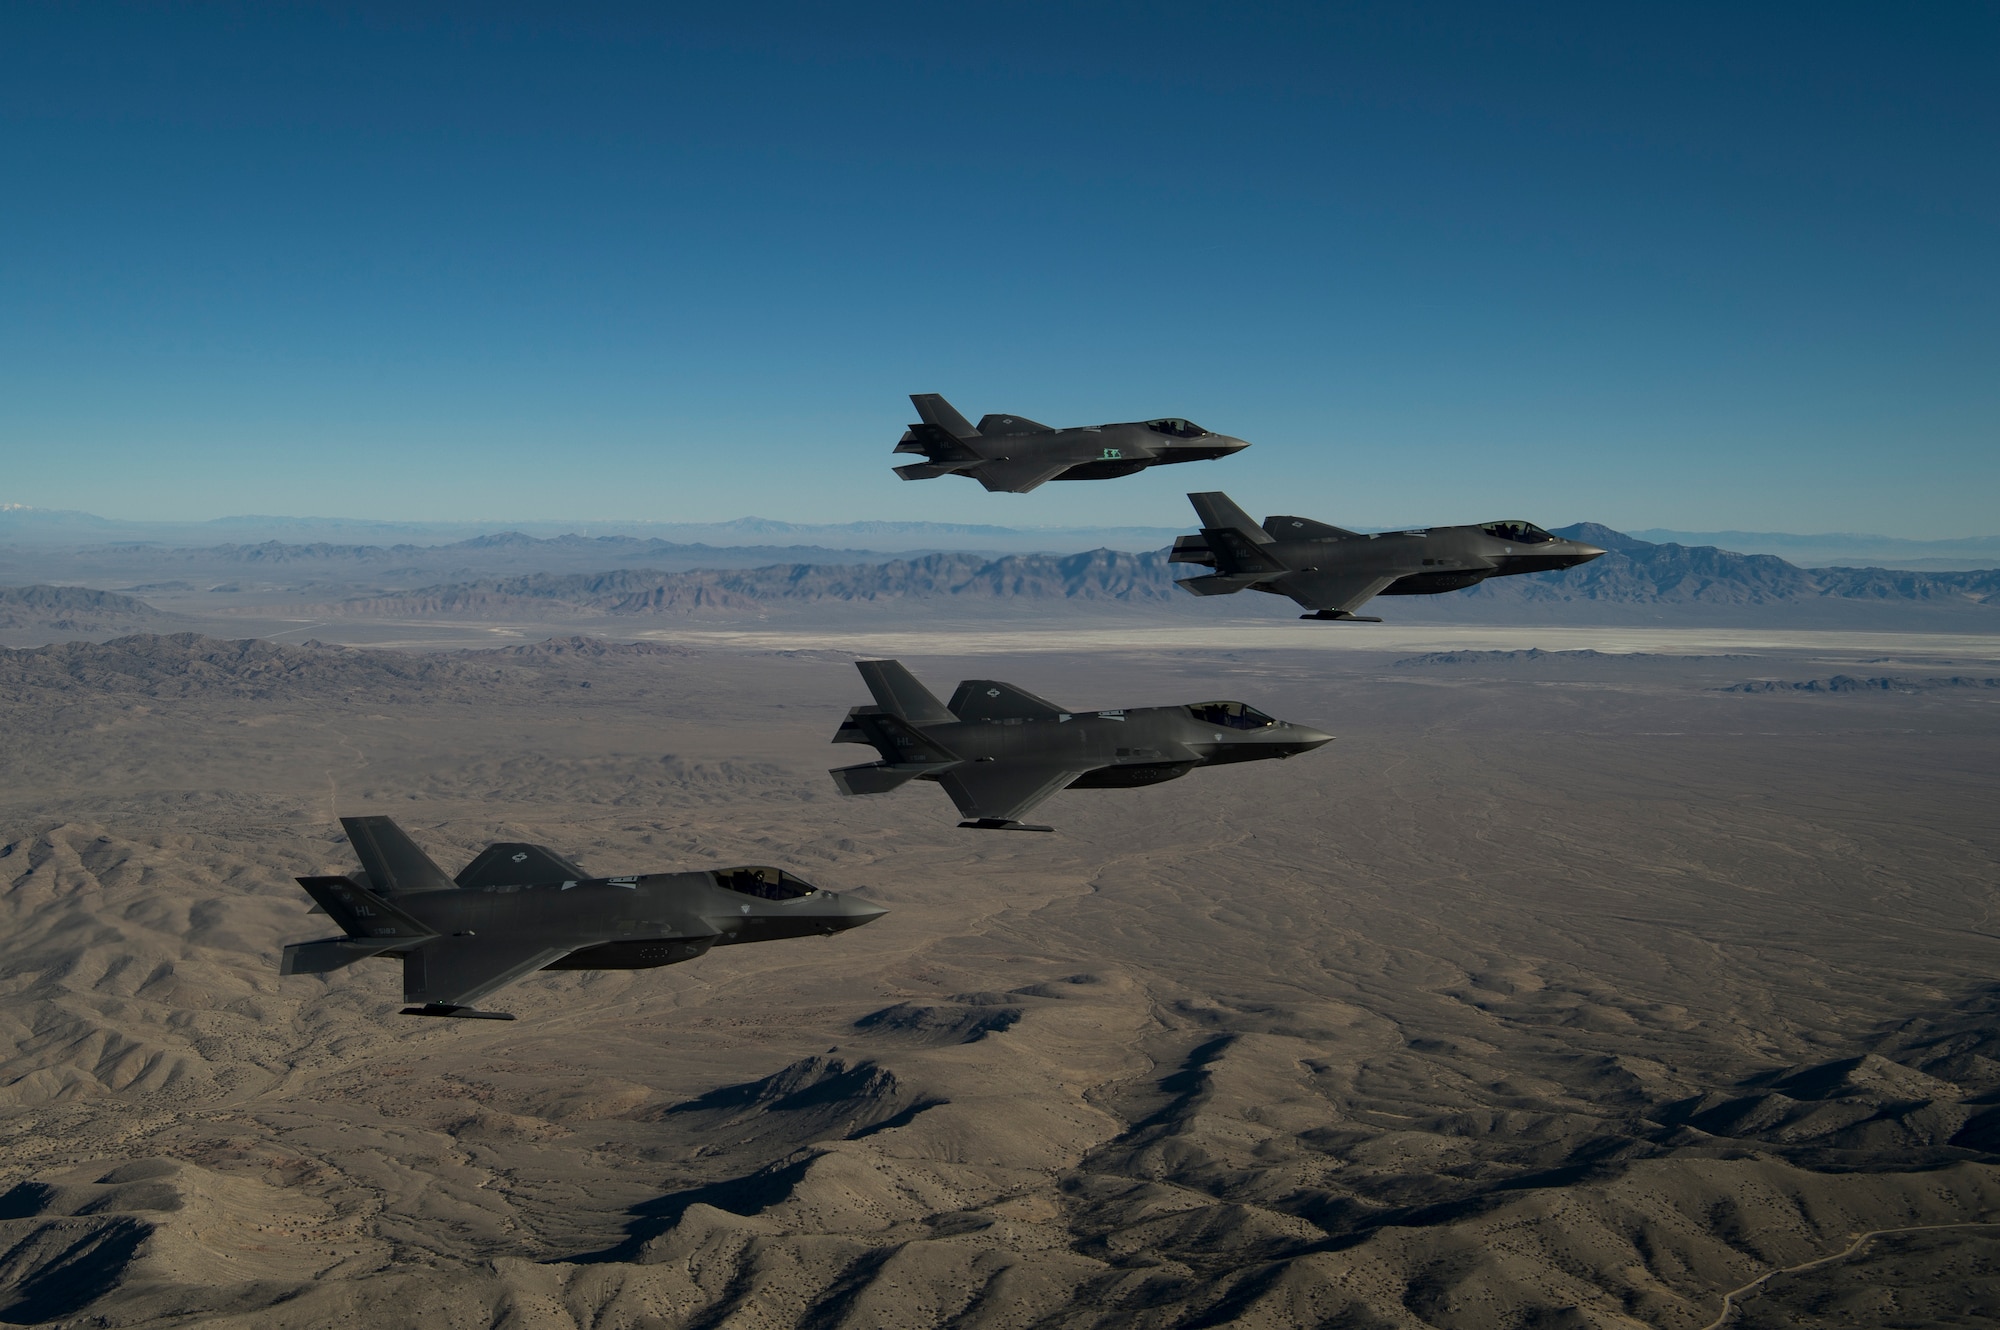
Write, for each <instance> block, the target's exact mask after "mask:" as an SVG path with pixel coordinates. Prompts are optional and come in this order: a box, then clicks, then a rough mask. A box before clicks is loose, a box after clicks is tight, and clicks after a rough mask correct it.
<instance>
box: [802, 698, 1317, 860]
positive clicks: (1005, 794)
mask: <svg viewBox="0 0 2000 1330" xmlns="http://www.w3.org/2000/svg"><path fill="white" fill-rule="evenodd" d="M855 667H856V668H857V669H859V670H860V671H861V677H862V678H863V679H864V680H866V681H867V684H868V691H869V692H871V693H873V694H874V695H875V705H874V706H872V707H855V708H854V709H853V710H852V711H849V712H848V713H847V719H846V720H844V721H842V722H841V726H840V731H839V733H837V734H835V735H834V736H833V742H835V743H857V744H869V745H872V746H873V747H874V749H875V751H876V752H878V753H880V754H881V755H882V760H881V761H880V762H869V763H865V764H863V765H861V766H856V767H842V768H840V769H839V770H837V771H834V772H833V773H831V774H832V776H833V783H834V784H835V785H836V786H838V787H839V789H840V792H841V793H842V794H883V793H886V792H887V791H889V790H893V789H895V788H896V787H897V786H899V785H901V784H903V783H904V782H905V781H909V780H913V779H914V780H934V781H936V782H937V783H938V784H940V785H942V786H944V789H945V793H946V794H949V795H950V796H951V799H952V802H953V803H955V804H957V805H958V811H959V815H960V816H961V817H964V818H965V819H966V821H963V822H960V823H959V824H958V825H960V826H961V827H976V828H982V829H985V830H992V831H1053V830H1054V828H1053V827H1045V826H1035V825H1031V824H1028V823H1024V822H1019V821H1016V819H1017V818H1019V817H1020V816H1021V815H1022V814H1023V813H1026V812H1027V811H1028V810H1029V809H1031V808H1033V807H1034V806H1035V805H1037V804H1039V803H1041V802H1042V800H1044V799H1046V798H1048V797H1049V796H1050V795H1052V794H1054V793H1055V792H1056V791H1057V790H1063V789H1080V790H1081V789H1099V790H1102V789H1127V788H1131V787H1134V786H1139V785H1157V784H1159V783H1160V782H1161V781H1163V780H1174V779H1177V778H1178V777H1181V776H1185V775H1187V773H1188V772H1190V771H1192V770H1194V769H1195V768H1196V767H1207V766H1220V765H1222V764H1223V763H1225V762H1254V761H1256V760H1258V759H1259V758H1266V757H1290V756H1292V755H1293V754H1294V753H1303V752H1307V751H1309V750H1311V749H1314V748H1318V747H1319V746H1320V745H1321V744H1326V743H1332V742H1333V736H1332V735H1330V734H1322V733H1320V732H1319V731H1318V730H1313V729H1308V728H1306V727H1305V726H1303V725H1291V724H1288V723H1286V722H1284V721H1281V720H1274V719H1272V718H1271V717H1269V716H1267V715H1265V714H1264V713H1263V712H1261V711H1259V710H1257V709H1256V708H1255V707H1251V706H1245V705H1244V704H1243V703H1241V702H1197V703H1194V704H1193V705H1191V706H1182V707H1137V708H1132V709H1128V710H1121V711H1066V710H1064V709H1063V708H1062V707H1059V706H1057V705H1056V704H1055V703H1053V702H1050V701H1048V700H1046V699H1044V698H1039V697H1036V696H1035V695H1034V694H1033V693H1030V692H1027V691H1026V690H1024V689H1020V688H1016V687H1015V686H1014V685H1012V684H1008V683H1001V682H999V681H998V680H997V679H967V680H966V681H965V682H964V683H961V684H960V685H959V686H958V691H957V692H956V693H953V694H952V697H951V705H950V706H948V707H947V706H946V705H945V704H944V703H942V702H940V701H938V700H937V698H936V696H935V695H933V694H932V693H931V691H930V690H929V689H927V688H925V687H924V686H923V685H922V684H920V683H918V682H917V680H916V678H915V677H914V676H913V675H911V673H910V672H909V671H908V670H906V669H904V668H903V666H902V664H901V662H899V661H893V660H861V661H856V662H855Z"/></svg>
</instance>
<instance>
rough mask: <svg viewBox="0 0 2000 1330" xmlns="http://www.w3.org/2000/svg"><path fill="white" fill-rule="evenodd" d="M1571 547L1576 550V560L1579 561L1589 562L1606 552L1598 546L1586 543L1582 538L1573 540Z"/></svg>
mask: <svg viewBox="0 0 2000 1330" xmlns="http://www.w3.org/2000/svg"><path fill="white" fill-rule="evenodd" d="M1570 548H1571V549H1572V550H1574V551H1576V561H1577V562H1578V563H1589V562H1590V561H1591V560H1592V559H1596V558H1599V557H1601V556H1602V555H1603V554H1604V551H1603V550H1601V549H1599V548H1597V546H1595V545H1586V544H1584V543H1583V542H1582V541H1580V540H1573V541H1571V542H1570Z"/></svg>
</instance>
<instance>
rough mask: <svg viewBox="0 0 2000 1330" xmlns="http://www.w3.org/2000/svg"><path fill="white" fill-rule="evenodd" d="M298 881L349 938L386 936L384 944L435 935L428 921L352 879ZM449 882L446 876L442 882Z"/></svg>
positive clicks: (418, 940)
mask: <svg viewBox="0 0 2000 1330" xmlns="http://www.w3.org/2000/svg"><path fill="white" fill-rule="evenodd" d="M298 881H299V885H300V886H302V887H304V888H305V889H306V894H307V895H308V896H311V897H312V898H313V900H314V901H316V902H317V903H318V904H319V905H320V907H321V908H322V909H324V910H325V911H326V912H327V913H328V914H329V915H331V916H333V922H335V923H336V924H339V925H340V926H341V927H342V928H344V929H346V930H347V934H348V936H349V937H353V938H365V939H368V940H370V941H374V940H378V939H383V938H386V939H388V941H387V943H386V944H385V945H387V946H396V945H398V944H402V943H411V942H421V941H423V940H424V939H425V938H431V937H436V936H437V931H436V930H435V929H433V928H431V927H430V926H429V925H428V924H425V923H423V922H422V921H420V920H418V919H416V918H414V917H413V916H411V915H410V914H408V913H406V912H404V911H403V910H400V909H397V908H396V907H395V906H394V905H392V904H390V903H389V902H388V901H386V900H383V899H382V898H381V897H380V896H377V895H376V894H375V893H374V892H372V891H370V890H368V888H366V887H363V886H360V885H358V884H356V883H355V881H354V879H352V878H346V877H302V878H300V879H299V880H298ZM449 883H450V879H449V878H447V879H446V884H447V885H449Z"/></svg>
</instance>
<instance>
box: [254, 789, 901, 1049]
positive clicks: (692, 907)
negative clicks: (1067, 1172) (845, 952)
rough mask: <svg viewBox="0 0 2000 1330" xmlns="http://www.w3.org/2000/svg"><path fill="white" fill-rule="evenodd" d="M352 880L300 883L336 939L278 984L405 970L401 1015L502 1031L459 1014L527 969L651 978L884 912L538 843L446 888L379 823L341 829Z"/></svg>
mask: <svg viewBox="0 0 2000 1330" xmlns="http://www.w3.org/2000/svg"><path fill="white" fill-rule="evenodd" d="M340 825H341V826H342V827H343V828H345V829H346V831H347V839H348V841H349V843H350V844H352V845H353V846H354V853H355V855H356V856H357V857H358V858H359V859H360V860H361V865H362V869H363V871H362V872H361V873H360V874H359V875H354V874H350V875H348V876H346V877H302V878H300V879H299V880H298V882H299V885H300V886H302V887H304V888H305V889H306V894H307V895H308V896H311V897H312V898H313V900H314V902H315V903H316V908H315V909H314V911H313V913H315V914H317V913H320V912H321V911H324V912H325V913H327V914H329V915H332V916H333V921H334V922H335V923H337V924H339V925H340V926H341V927H342V928H344V929H346V930H347V931H346V933H345V935H343V936H341V937H330V938H322V939H320V940H319V941H317V942H294V943H292V944H291V945H290V946H288V947H286V948H285V953H284V958H283V959H282V960H281V961H280V962H279V963H278V973H279V974H325V973H326V972H328V971H330V970H338V969H340V968H342V967H343V966H348V965H352V964H353V963H354V962H356V961H358V960H361V959H362V958H363V957H366V956H395V957H400V958H401V959H402V962H403V1001H405V1002H409V1003H413V1004H415V1005H413V1006H408V1007H405V1008H403V1015H405V1016H457V1017H475V1018H478V1019H481V1020H499V1021H511V1020H513V1019H514V1018H513V1017H512V1016H511V1015H509V1014H507V1013H506V1012H501V1011H478V1010H475V1009H474V1008H473V1007H472V1006H470V1005H469V1004H471V1003H473V1002H476V1001H478V1000H479V999H480V998H483V997H485V996H486V995H487V994H489V993H492V992H494V991H495V990H496V989H501V988H505V987H506V986H507V985H508V984H511V983H513V982H514V981H515V980H517V979H523V978H525V977H527V976H528V975H531V974H533V973H534V972H535V971H537V970H650V969H652V968H654V967H655V966H660V965H674V964H677V963H678V962H680V961H691V960H693V959H694V958H695V957H697V956H701V955H704V954H705V953H706V952H707V951H708V949H709V948H710V947H718V946H728V945H730V944H731V943H736V942H769V941H772V940H774V939H777V938H786V937H809V936H812V935H814V934H819V935H823V936H829V937H830V936H832V935H833V934H834V933H837V932H840V931H841V930H842V929H847V928H858V927H860V926H861V925H862V924H865V923H867V922H869V921H870V920H872V919H879V918H881V917H882V916H883V915H884V914H886V913H888V911H886V910H883V909H881V908H880V907H879V906H874V905H869V904H867V903H865V902H863V901H858V900H851V899H843V898H842V897H841V896H840V895H839V894H838V893H836V892H831V891H821V890H819V889H818V888H817V887H814V886H813V885H812V884H811V883H809V882H802V881H800V880H799V879H798V878H795V877H793V876H792V875H791V874H790V873H787V872H784V871H783V870H781V869H776V868H763V867H755V868H719V869H712V870H705V871H694V872H686V873H639V874H632V875H628V876H625V877H592V876H591V875H590V874H588V873H586V872H584V871H583V870H582V869H581V868H578V867H577V866H576V865H575V864H574V863H571V862H570V861H569V860H568V859H565V858H563V857H562V856H561V855H559V854H557V853H556V852H555V851H553V850H549V849H544V848H543V847H542V846H540V845H523V844H516V843H513V842H502V843H501V844H498V845H489V846H487V847H486V849H485V850H484V851H483V852H482V853H481V854H480V855H479V857H478V858H476V859H474V860H473V861H472V862H471V863H469V864H467V865H466V866H465V869H464V871H463V872H461V873H459V875H458V876H457V877H455V878H451V877H446V876H445V874H444V870H443V869H441V868H439V867H438V866H437V864H435V863H433V862H432V861H431V858H430V856H429V855H427V854H425V853H424V852H423V851H422V850H421V849H419V848H417V844H416V842H415V841H412V840H411V839H410V838H409V836H408V835H406V834H405V833H404V831H403V829H402V828H401V827H399V826H397V825H396V824H395V823H394V822H393V821H391V820H390V819H388V818H386V817H343V818H342V819H340Z"/></svg>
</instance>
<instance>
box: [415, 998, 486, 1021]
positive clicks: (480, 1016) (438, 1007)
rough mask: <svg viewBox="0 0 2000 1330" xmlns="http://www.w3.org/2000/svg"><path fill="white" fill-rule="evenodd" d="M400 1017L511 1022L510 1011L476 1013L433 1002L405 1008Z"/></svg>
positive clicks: (476, 1011) (465, 1008)
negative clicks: (441, 1017) (435, 1017)
mask: <svg viewBox="0 0 2000 1330" xmlns="http://www.w3.org/2000/svg"><path fill="white" fill-rule="evenodd" d="M397 1014H398V1015H402V1016H449V1017H452V1018H454V1019H457V1020H461V1021H511V1020H513V1019H514V1013H513V1012H511V1011H478V1010H475V1009H474V1008H472V1007H454V1006H452V1005H450V1004H449V1003H445V1002H433V1003H431V1004H430V1005H428V1006H423V1007H405V1008H403V1010H402V1011H401V1012H399V1013H397Z"/></svg>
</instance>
